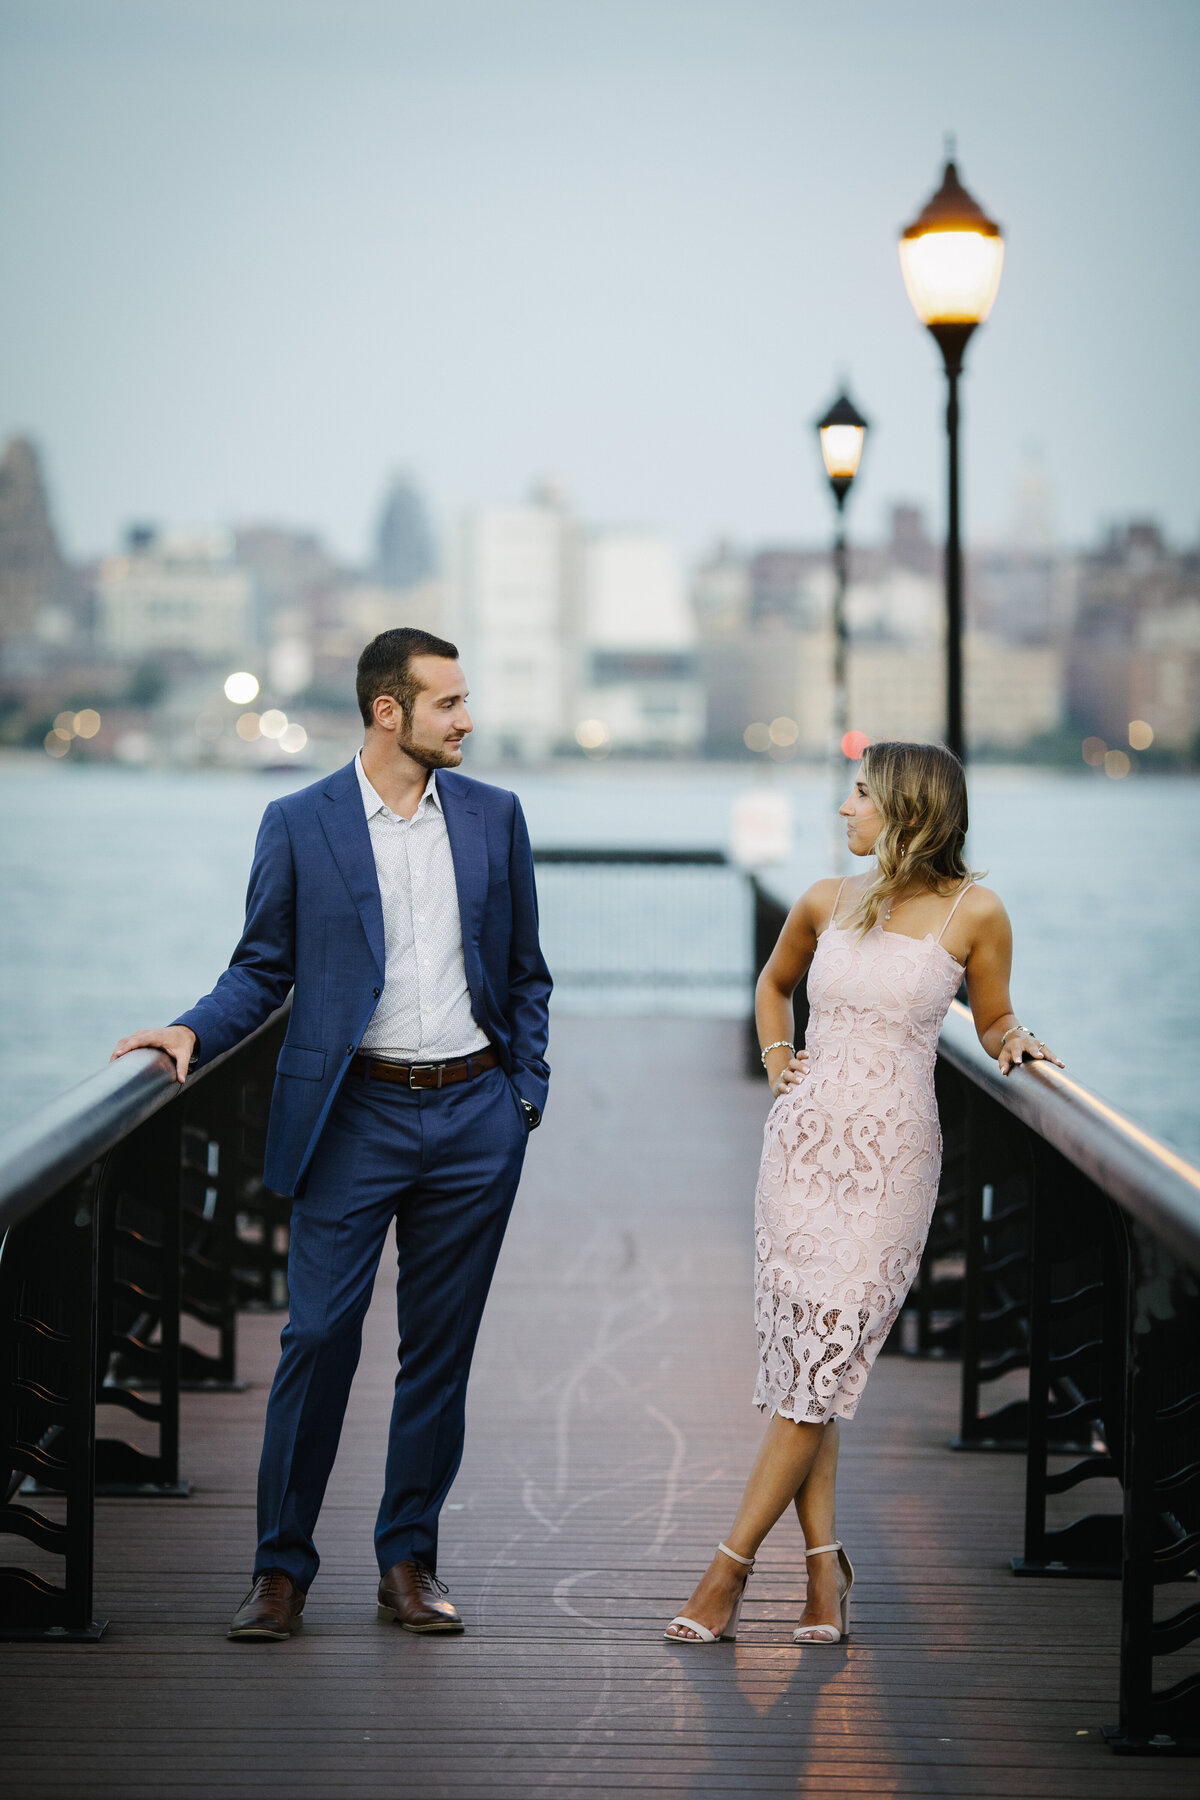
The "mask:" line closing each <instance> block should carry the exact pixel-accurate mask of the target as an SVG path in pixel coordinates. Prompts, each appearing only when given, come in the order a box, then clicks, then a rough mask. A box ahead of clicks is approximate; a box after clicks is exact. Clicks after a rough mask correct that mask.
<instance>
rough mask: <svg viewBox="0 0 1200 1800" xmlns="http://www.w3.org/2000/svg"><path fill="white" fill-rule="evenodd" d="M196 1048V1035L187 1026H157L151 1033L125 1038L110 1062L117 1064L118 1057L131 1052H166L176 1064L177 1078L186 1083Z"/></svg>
mask: <svg viewBox="0 0 1200 1800" xmlns="http://www.w3.org/2000/svg"><path fill="white" fill-rule="evenodd" d="M195 1048H196V1034H195V1032H194V1031H191V1030H189V1029H188V1027H187V1026H186V1025H155V1026H153V1027H152V1028H151V1029H150V1030H149V1031H135V1032H133V1033H132V1034H131V1035H130V1036H129V1037H123V1038H122V1039H121V1041H120V1043H119V1044H118V1045H117V1047H116V1049H115V1050H114V1051H113V1053H112V1055H111V1056H110V1057H109V1059H108V1060H109V1062H116V1060H117V1058H118V1056H128V1054H129V1052H130V1051H131V1050H165V1051H166V1053H167V1055H168V1056H169V1057H170V1058H171V1060H172V1062H173V1063H174V1064H175V1074H176V1076H177V1078H178V1079H179V1080H180V1081H186V1080H187V1074H188V1065H189V1064H190V1062H191V1060H192V1051H193V1050H194V1049H195Z"/></svg>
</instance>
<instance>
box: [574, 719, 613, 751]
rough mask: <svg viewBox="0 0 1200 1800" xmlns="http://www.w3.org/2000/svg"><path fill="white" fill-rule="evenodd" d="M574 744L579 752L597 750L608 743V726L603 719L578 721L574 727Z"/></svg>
mask: <svg viewBox="0 0 1200 1800" xmlns="http://www.w3.org/2000/svg"><path fill="white" fill-rule="evenodd" d="M575 742H576V743H577V744H578V745H579V748H580V749H581V750H599V748H600V746H601V744H607V742H608V726H607V725H606V724H605V723H604V721H603V719H580V721H579V723H578V725H577V726H576V727H575Z"/></svg>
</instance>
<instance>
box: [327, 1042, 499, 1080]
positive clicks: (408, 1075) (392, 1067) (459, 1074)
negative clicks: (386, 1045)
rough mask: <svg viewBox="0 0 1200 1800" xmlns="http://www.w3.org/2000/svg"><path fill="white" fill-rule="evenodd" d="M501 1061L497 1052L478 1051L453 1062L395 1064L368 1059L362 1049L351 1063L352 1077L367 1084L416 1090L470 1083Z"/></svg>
mask: <svg viewBox="0 0 1200 1800" xmlns="http://www.w3.org/2000/svg"><path fill="white" fill-rule="evenodd" d="M499 1061H500V1058H499V1057H498V1056H497V1055H496V1052H495V1051H494V1050H476V1051H474V1052H473V1053H472V1054H471V1055H470V1056H459V1057H455V1059H454V1061H453V1062H433V1063H394V1062H383V1061H381V1060H380V1058H379V1057H377V1056H364V1055H363V1053H362V1051H361V1050H360V1051H359V1053H358V1055H357V1056H355V1057H353V1058H352V1059H351V1062H350V1073H351V1075H361V1076H362V1078H363V1080H364V1081H394V1082H395V1083H396V1085H397V1087H406V1088H413V1089H425V1088H443V1087H453V1086H454V1083H455V1082H456V1081H470V1080H471V1078H472V1077H473V1076H475V1075H482V1074H483V1072H484V1070H485V1069H494V1068H496V1066H497V1065H498V1063H499Z"/></svg>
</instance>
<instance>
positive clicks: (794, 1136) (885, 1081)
mask: <svg viewBox="0 0 1200 1800" xmlns="http://www.w3.org/2000/svg"><path fill="white" fill-rule="evenodd" d="M840 811H841V816H842V817H843V818H844V819H845V821H846V839H847V843H848V845H849V848H850V850H851V852H852V853H853V855H855V856H859V857H873V858H874V867H873V868H869V869H868V870H867V872H866V874H864V875H860V876H858V877H856V878H854V877H852V878H851V879H849V880H846V881H836V880H828V881H818V882H816V883H814V885H813V886H812V887H811V888H809V890H808V892H807V893H806V894H804V895H802V896H801V898H800V899H799V900H798V901H797V902H796V904H795V906H794V907H793V908H792V910H791V912H790V914H789V915H788V920H787V923H786V925H785V926H784V928H783V931H782V933H781V934H780V938H779V942H778V943H777V944H776V946H775V949H774V951H773V952H772V954H771V959H770V961H769V962H768V963H767V966H766V968H765V969H764V970H763V972H762V975H761V976H760V978H759V982H758V990H757V996H756V1013H757V1020H758V1034H759V1042H760V1043H761V1044H762V1046H763V1052H762V1056H763V1066H764V1068H765V1069H766V1072H767V1079H768V1080H769V1082H770V1084H771V1092H772V1093H773V1094H774V1095H775V1103H774V1105H773V1106H772V1108H771V1111H770V1113H769V1114H768V1117H767V1123H766V1129H765V1134H764V1144H763V1154H762V1163H761V1167H760V1170H759V1179H758V1191H757V1195H756V1205H755V1222H756V1242H757V1280H756V1315H757V1324H758V1341H759V1351H760V1358H761V1361H760V1365H759V1374H758V1386H757V1390H756V1393H755V1401H756V1404H757V1405H758V1406H759V1407H761V1408H762V1409H763V1410H764V1411H767V1412H769V1413H770V1415H771V1416H770V1422H769V1424H768V1426H767V1432H766V1436H765V1438H764V1440H763V1444H762V1448H761V1449H760V1451H759V1453H758V1458H757V1460H756V1462H755V1464H754V1468H753V1470H752V1471H751V1474H750V1479H749V1481H748V1482H747V1484H746V1489H745V1492H744V1494H743V1496H742V1503H741V1506H740V1507H739V1509H738V1514H737V1517H736V1519H735V1520H734V1523H733V1528H732V1530H731V1531H730V1532H729V1535H728V1537H727V1538H726V1539H725V1540H724V1542H723V1543H722V1544H721V1545H720V1546H719V1548H718V1551H717V1554H716V1555H715V1556H714V1558H713V1560H712V1562H711V1563H710V1564H709V1567H708V1569H707V1571H706V1573H705V1574H704V1576H703V1577H702V1579H701V1581H700V1584H699V1586H698V1587H697V1588H695V1590H694V1591H693V1593H692V1596H691V1598H690V1599H689V1600H688V1602H687V1604H686V1606H685V1607H684V1608H683V1611H682V1612H681V1613H680V1614H679V1615H678V1616H677V1617H676V1618H674V1619H672V1621H671V1623H670V1625H669V1626H668V1627H667V1632H666V1635H667V1637H668V1638H670V1639H671V1640H672V1641H674V1642H676V1643H692V1644H699V1643H703V1644H710V1643H716V1642H717V1641H718V1640H719V1639H720V1638H732V1637H735V1636H736V1635H737V1623H738V1614H739V1611H740V1609H741V1603H742V1595H743V1593H744V1592H745V1588H746V1583H747V1581H748V1580H749V1576H750V1571H751V1569H752V1568H753V1566H754V1557H755V1554H756V1552H757V1550H758V1547H759V1545H760V1544H761V1543H762V1541H763V1539H764V1538H765V1537H766V1535H767V1533H768V1532H769V1531H770V1529H771V1527H772V1526H773V1525H774V1524H775V1523H776V1521H777V1520H778V1519H779V1518H780V1517H781V1516H782V1514H783V1513H784V1512H785V1511H786V1510H787V1508H788V1507H789V1506H790V1505H792V1504H793V1502H794V1504H795V1507H796V1512H797V1515H798V1517H799V1520H800V1528H801V1530H802V1531H803V1533H804V1540H805V1545H806V1552H805V1554H806V1559H807V1567H808V1595H807V1601H806V1604H805V1607H804V1612H803V1614H802V1616H801V1619H800V1622H799V1625H798V1626H797V1628H796V1631H795V1633H794V1638H795V1641H796V1642H797V1643H800V1644H804V1643H826V1644H830V1643H837V1642H839V1641H840V1639H841V1638H842V1636H843V1635H844V1634H845V1633H846V1632H847V1630H848V1629H849V1594H850V1588H851V1586H852V1584H853V1581H854V1572H853V1569H852V1568H851V1565H850V1561H849V1558H848V1557H847V1555H846V1552H845V1550H844V1549H843V1548H842V1546H841V1544H840V1543H839V1541H838V1539H837V1528H836V1523H835V1513H834V1496H835V1478H836V1474H837V1456H838V1421H839V1420H840V1419H850V1418H853V1416H854V1411H855V1408H856V1407H857V1405H858V1402H859V1399H860V1397H861V1395H862V1391H863V1387H864V1385H865V1383H866V1380H867V1376H868V1375H869V1374H870V1371H871V1367H872V1365H873V1363H874V1361H875V1358H876V1356H877V1355H878V1354H879V1350H880V1347H881V1346H882V1344H883V1341H884V1339H885V1338H886V1336H887V1334H888V1332H889V1331H890V1330H891V1328H892V1325H893V1324H894V1323H895V1320H896V1317H897V1315H898V1313H899V1311H900V1308H901V1307H902V1306H903V1304H904V1299H905V1296H906V1295H907V1293H908V1290H909V1287H910V1285H911V1283H912V1279H913V1276H914V1275H915V1274H916V1271H917V1266H918V1264H919V1262H920V1260H921V1253H922V1251H923V1249H924V1247H925V1239H926V1237H927V1235H928V1232H929V1223H930V1220H931V1218H932V1216H933V1208H934V1202H935V1201H936V1199H937V1189H938V1177H939V1174H940V1171H941V1156H942V1140H941V1131H940V1128H939V1125H938V1113H937V1103H936V1101H935V1099H934V1091H933V1070H934V1061H935V1058H936V1054H937V1042H938V1033H939V1031H940V1030H941V1026H942V1021H943V1020H944V1019H945V1016H946V1013H947V1010H948V1008H949V1006H950V1002H951V1001H952V1000H953V998H954V996H955V994H956V992H957V991H958V987H959V984H960V982H961V981H962V979H963V975H964V972H965V974H966V981H967V993H968V995H969V997H970V1002H971V1011H972V1013H973V1015H974V1019H975V1028H976V1030H977V1031H978V1033H979V1040H980V1042H981V1043H982V1045H983V1046H984V1049H985V1050H987V1052H988V1053H989V1055H991V1056H994V1057H995V1058H996V1059H997V1060H998V1062H999V1066H1000V1072H1001V1074H1003V1075H1007V1074H1009V1073H1010V1072H1011V1071H1012V1069H1014V1068H1016V1067H1018V1066H1019V1065H1020V1064H1021V1063H1022V1062H1023V1061H1025V1060H1026V1059H1027V1058H1028V1059H1030V1060H1035V1061H1037V1060H1042V1059H1045V1060H1046V1061H1048V1062H1051V1063H1054V1064H1055V1065H1056V1066H1057V1067H1061V1066H1062V1065H1061V1063H1060V1062H1059V1059H1058V1058H1057V1057H1056V1056H1054V1055H1053V1054H1052V1052H1051V1051H1049V1050H1047V1049H1046V1047H1045V1045H1044V1044H1043V1043H1041V1042H1040V1040H1039V1039H1038V1038H1036V1037H1035V1036H1034V1035H1033V1034H1032V1032H1030V1031H1028V1030H1027V1029H1026V1028H1025V1026H1024V1025H1023V1024H1022V1023H1021V1021H1020V1020H1019V1019H1018V1017H1017V1015H1016V1013H1014V1011H1013V1010H1012V1005H1011V1002H1010V1000H1009V995H1008V978H1009V970H1010V967H1011V963H1012V934H1011V931H1010V928H1009V923H1008V916H1007V914H1006V913H1005V910H1004V907H1003V906H1002V905H1001V903H1000V900H999V899H998V897H997V896H996V895H995V894H994V893H992V892H990V891H989V890H988V889H987V888H984V887H980V886H979V885H978V884H977V883H976V881H975V879H974V877H973V875H972V874H971V872H970V870H969V869H968V868H967V866H966V864H965V862H964V861H963V844H964V840H965V838H966V832H967V791H966V783H965V781H964V778H963V770H962V765H961V763H960V762H959V761H958V759H957V758H956V757H954V756H952V755H951V754H950V752H949V751H948V750H943V749H942V748H941V747H940V746H938V745H935V744H904V743H880V744H872V745H870V746H869V747H868V749H867V750H866V751H865V753H864V755H863V760H862V766H861V768H860V769H859V771H858V775H857V779H856V780H855V783H854V790H853V792H852V793H851V795H850V797H849V798H848V799H847V800H846V801H845V803H844V804H843V806H842V807H841V809H840ZM806 972H807V974H808V1001H809V1007H810V1017H809V1025H808V1031H807V1034H806V1041H805V1048H804V1049H803V1050H802V1051H801V1052H800V1053H799V1054H797V1053H796V1051H795V1048H794V1046H793V1043H792V1031H793V1025H792V995H793V993H794V992H795V989H796V986H797V984H798V983H799V981H800V980H801V978H802V977H803V976H804V974H805V973H806Z"/></svg>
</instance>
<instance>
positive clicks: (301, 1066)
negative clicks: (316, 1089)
mask: <svg viewBox="0 0 1200 1800" xmlns="http://www.w3.org/2000/svg"><path fill="white" fill-rule="evenodd" d="M275 1073H276V1074H277V1075H295V1076H298V1077H299V1079H300V1080H301V1081H320V1079H321V1077H322V1075H324V1073H325V1052H324V1051H323V1050H302V1049H301V1048H300V1046H299V1045H298V1044H285V1045H284V1046H283V1049H282V1050H281V1051H280V1052H279V1061H278V1062H277V1063H276V1064H275Z"/></svg>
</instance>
